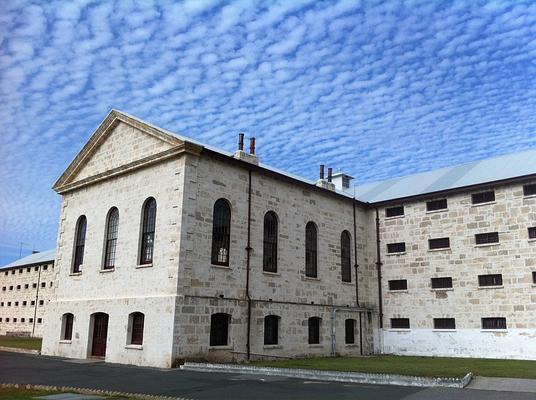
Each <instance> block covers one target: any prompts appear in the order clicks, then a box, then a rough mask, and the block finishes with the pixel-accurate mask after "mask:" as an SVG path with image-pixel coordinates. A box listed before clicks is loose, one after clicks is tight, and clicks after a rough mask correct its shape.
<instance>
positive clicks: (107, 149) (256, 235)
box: [43, 110, 536, 366]
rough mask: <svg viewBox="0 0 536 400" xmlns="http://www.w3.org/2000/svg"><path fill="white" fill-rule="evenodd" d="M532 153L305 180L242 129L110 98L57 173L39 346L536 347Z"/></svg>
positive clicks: (151, 357) (211, 349)
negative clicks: (192, 126) (237, 132)
mask: <svg viewBox="0 0 536 400" xmlns="http://www.w3.org/2000/svg"><path fill="white" fill-rule="evenodd" d="M532 155H533V158H532V160H535V159H536V156H535V155H534V154H532ZM514 159H516V158H514ZM516 160H517V159H516ZM532 160H531V159H530V157H526V158H525V161H526V163H525V164H524V167H523V168H525V169H527V170H530V171H529V173H527V174H521V173H520V171H521V172H522V170H523V168H521V169H520V168H515V167H512V168H503V169H501V170H500V171H492V170H490V169H489V166H488V168H486V166H485V165H481V163H482V162H481V163H480V164H479V163H476V164H475V165H474V166H473V167H472V168H469V167H467V168H466V169H464V168H460V167H458V168H457V169H456V168H454V169H448V170H444V171H439V172H437V171H436V172H435V173H429V175H424V176H413V177H408V178H404V179H407V180H406V181H404V179H399V180H394V181H389V182H383V183H380V184H371V185H364V186H358V187H353V186H352V185H351V180H352V178H351V177H349V176H348V175H345V174H342V173H338V174H335V175H332V173H331V169H329V170H328V174H327V179H324V178H325V176H324V171H323V167H322V170H321V176H320V179H319V180H318V181H317V182H310V181H307V180H304V179H302V178H299V177H296V176H293V175H291V174H288V173H285V172H283V171H278V170H276V169H273V168H271V167H268V166H265V165H263V164H260V163H259V159H258V157H257V155H256V154H255V142H254V140H252V141H251V143H250V151H249V152H245V151H244V144H243V135H241V136H240V140H239V149H238V150H237V151H236V153H234V154H230V153H227V152H224V151H221V150H218V149H215V148H213V147H210V146H206V145H203V144H200V143H198V142H196V141H193V140H191V139H187V138H185V137H183V136H179V135H176V134H174V133H171V132H169V131H166V130H163V129H160V128H158V127H155V126H152V125H150V124H147V123H145V122H143V121H141V120H139V119H137V118H135V117H132V116H129V115H127V114H124V113H121V112H119V111H115V110H113V111H111V112H110V114H109V115H108V116H107V117H106V119H105V120H104V121H103V122H102V124H101V125H100V126H99V127H98V128H97V130H96V131H95V133H94V134H93V135H92V137H91V138H90V140H89V141H88V143H87V144H86V145H85V146H84V147H83V149H82V150H81V151H80V153H79V154H78V155H77V157H76V158H75V159H74V160H73V162H72V163H71V164H70V166H69V167H68V168H67V170H66V171H65V172H64V174H63V175H62V176H61V177H60V178H59V180H58V181H57V182H56V184H55V186H54V189H55V190H56V191H57V192H58V193H60V194H61V195H62V207H61V215H60V226H59V232H58V242H57V258H56V269H55V274H56V278H55V281H56V282H57V287H56V290H55V292H54V295H53V299H52V301H51V307H48V312H47V315H46V317H45V319H46V325H45V333H44V341H43V353H44V354H49V355H59V356H65V357H73V358H87V357H103V358H105V360H107V361H110V362H120V363H130V364H141V365H152V366H170V365H173V364H174V363H176V362H179V361H180V360H182V359H187V358H188V359H192V358H198V359H216V360H229V359H235V360H241V359H248V358H249V359H253V358H261V357H272V358H278V357H295V356H313V355H335V354H342V355H362V354H363V355H364V354H371V353H375V352H391V353H399V354H426V355H461V356H474V355H478V356H494V357H519V358H535V359H536V351H532V352H531V351H527V350H526V348H525V351H524V352H522V351H518V350H519V346H518V344H517V343H518V341H519V340H522V338H525V337H529V336H530V335H534V333H535V328H536V327H535V322H534V318H531V313H532V314H533V313H534V302H533V300H534V294H533V293H534V292H533V291H534V288H533V286H532V285H533V283H532V282H533V281H532V277H533V275H534V274H533V270H534V269H535V264H534V263H535V253H534V246H533V242H531V241H530V239H529V238H532V237H533V236H530V235H533V233H534V232H533V230H531V229H530V228H532V227H533V226H534V225H536V223H535V221H536V218H535V216H536V200H535V199H531V198H530V197H531V196H532V195H531V194H527V193H532V192H531V191H532V190H534V187H533V184H534V183H536V179H534V177H535V176H536V175H535V173H536V162H535V161H532ZM490 162H491V163H492V164H493V163H495V164H493V165H496V163H497V161H490ZM479 165H480V167H481V168H482V171H481V173H475V172H474V171H475V170H476V171H477V172H478V168H479ZM434 174H435V175H434ZM425 178H426V179H425ZM496 178H497V179H496ZM490 191H493V195H494V197H493V199H492V197H491V196H492V195H491V194H489V192H490ZM524 191H525V192H524ZM445 202H446V203H445ZM472 202H474V203H475V204H472ZM429 203H431V205H428V204H429ZM477 203H478V204H477ZM427 207H428V209H427ZM531 232H532V233H531ZM476 235H479V236H476ZM496 235H498V236H499V244H497V243H495V242H494V240H495V237H496ZM473 240H477V241H478V244H475V242H473ZM482 241H484V242H485V243H484V242H482ZM499 274H501V276H502V278H499V277H497V275H499ZM480 276H482V277H480ZM499 279H502V281H499ZM475 282H476V283H475ZM500 282H502V283H501V285H498V283H500ZM449 284H450V285H451V286H452V287H450V286H449ZM438 285H439V287H438ZM492 285H494V286H493V287H499V286H500V289H489V287H491V286H492ZM453 319H454V321H453ZM526 340H527V341H528V340H529V339H526ZM440 341H441V343H438V342H440ZM475 341H479V342H478V346H476V345H475ZM524 343H525V344H526V343H528V342H524ZM532 347H534V346H532Z"/></svg>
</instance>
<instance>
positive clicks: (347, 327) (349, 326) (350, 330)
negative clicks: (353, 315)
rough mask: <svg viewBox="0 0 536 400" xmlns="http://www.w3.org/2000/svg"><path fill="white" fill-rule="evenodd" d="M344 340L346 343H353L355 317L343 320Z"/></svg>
mask: <svg viewBox="0 0 536 400" xmlns="http://www.w3.org/2000/svg"><path fill="white" fill-rule="evenodd" d="M344 342H345V343H346V344H354V343H355V319H347V320H345V321H344Z"/></svg>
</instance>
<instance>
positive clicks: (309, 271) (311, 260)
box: [305, 221, 318, 278]
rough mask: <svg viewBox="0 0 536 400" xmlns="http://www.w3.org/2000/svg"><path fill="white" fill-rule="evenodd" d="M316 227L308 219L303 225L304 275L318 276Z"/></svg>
mask: <svg viewBox="0 0 536 400" xmlns="http://www.w3.org/2000/svg"><path fill="white" fill-rule="evenodd" d="M316 249H317V229H316V225H315V223H314V222H312V221H309V222H308V223H307V225H306V226H305V276H309V277H311V278H316V277H317V276H318V268H317V266H318V260H317V251H316Z"/></svg>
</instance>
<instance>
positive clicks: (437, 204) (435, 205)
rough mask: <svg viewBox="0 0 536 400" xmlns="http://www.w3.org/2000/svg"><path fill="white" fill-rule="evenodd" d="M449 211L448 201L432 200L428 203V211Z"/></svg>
mask: <svg viewBox="0 0 536 400" xmlns="http://www.w3.org/2000/svg"><path fill="white" fill-rule="evenodd" d="M446 209H447V199H440V200H430V201H427V202H426V211H437V210H446Z"/></svg>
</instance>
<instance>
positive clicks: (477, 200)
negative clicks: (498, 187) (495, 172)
mask: <svg viewBox="0 0 536 400" xmlns="http://www.w3.org/2000/svg"><path fill="white" fill-rule="evenodd" d="M471 200H472V202H473V204H482V203H491V202H492V201H495V192H494V191H493V190H490V191H488V192H480V193H473V194H472V195H471Z"/></svg>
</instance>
